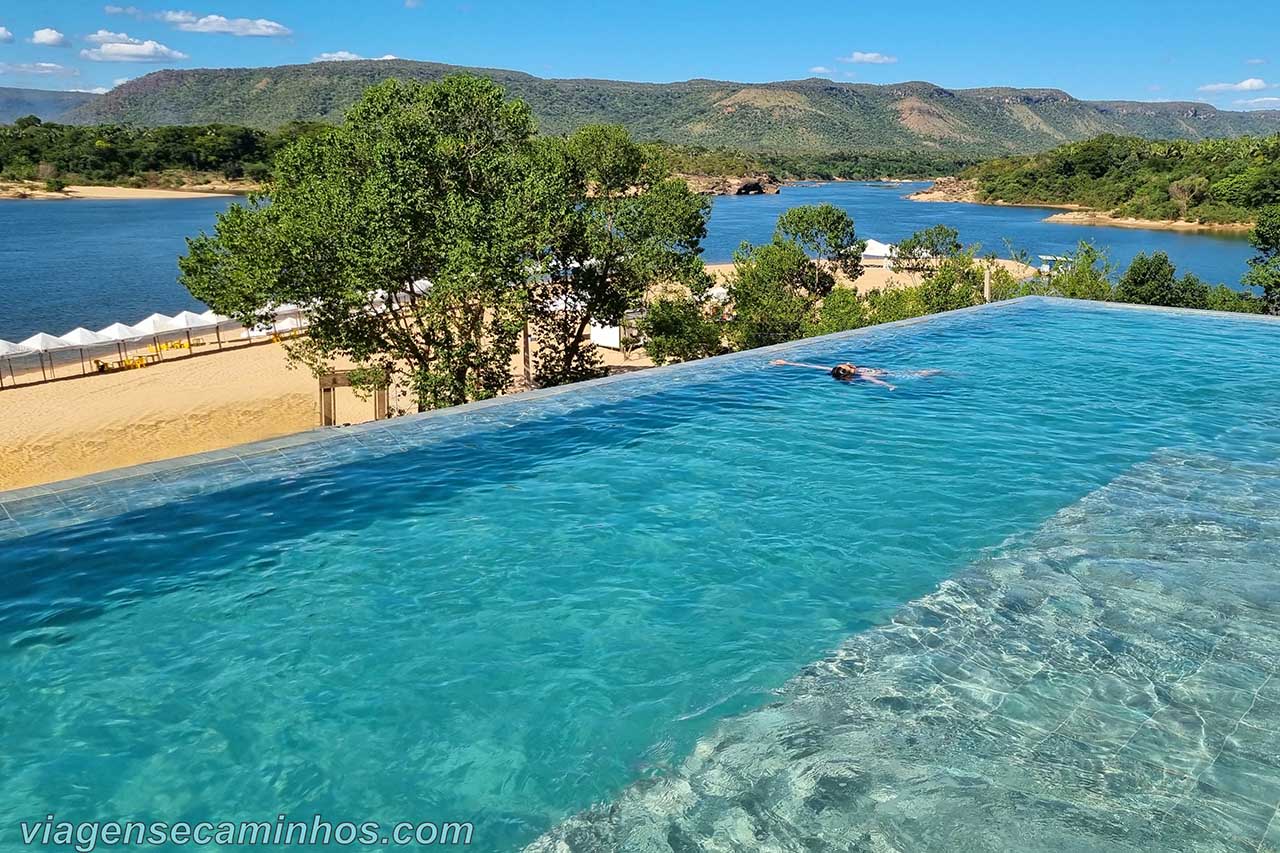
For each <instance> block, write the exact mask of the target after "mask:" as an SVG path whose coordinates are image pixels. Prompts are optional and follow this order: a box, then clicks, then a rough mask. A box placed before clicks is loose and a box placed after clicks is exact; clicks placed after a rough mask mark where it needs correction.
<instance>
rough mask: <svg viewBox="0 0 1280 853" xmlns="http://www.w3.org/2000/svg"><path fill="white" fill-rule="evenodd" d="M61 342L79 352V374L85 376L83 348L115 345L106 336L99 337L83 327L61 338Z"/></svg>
mask: <svg viewBox="0 0 1280 853" xmlns="http://www.w3.org/2000/svg"><path fill="white" fill-rule="evenodd" d="M62 340H64V341H66V342H67V343H68V344H69V345H70V346H73V347H75V348H77V349H78V350H80V373H81V374H85V373H87V372H88V371H87V370H85V367H84V348H85V347H93V346H101V345H102V344H111V343H115V341H113V340H112V339H111V338H108V337H107V336H106V335H100V334H98V333H97V332H91V331H89V330H88V329H86V328H85V327H84V326H80V327H77V328H75V329H72V330H71V331H69V332H67V333H66V334H65V335H63V336H62Z"/></svg>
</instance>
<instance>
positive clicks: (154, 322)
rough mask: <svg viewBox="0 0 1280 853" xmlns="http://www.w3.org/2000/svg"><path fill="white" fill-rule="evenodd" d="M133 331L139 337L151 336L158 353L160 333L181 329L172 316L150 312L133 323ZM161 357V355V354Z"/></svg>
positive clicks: (157, 353)
mask: <svg viewBox="0 0 1280 853" xmlns="http://www.w3.org/2000/svg"><path fill="white" fill-rule="evenodd" d="M132 328H133V333H134V335H136V336H137V337H139V338H146V337H150V338H151V343H152V344H154V345H155V348H156V355H160V335H162V334H164V333H165V332H177V331H180V330H181V329H182V327H181V326H180V325H178V323H177V322H175V321H174V319H173V318H172V317H166V316H165V315H163V314H152V315H151V316H150V317H148V318H147V319H145V320H141V321H139V322H138V323H136V324H134V325H133V327H132ZM161 357H162V358H163V356H161Z"/></svg>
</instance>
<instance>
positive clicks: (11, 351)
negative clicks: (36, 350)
mask: <svg viewBox="0 0 1280 853" xmlns="http://www.w3.org/2000/svg"><path fill="white" fill-rule="evenodd" d="M29 352H31V350H29V349H27V348H26V347H20V346H18V345H17V344H15V343H10V342H9V341H0V358H8V357H9V356H12V355H23V354H25V353H29Z"/></svg>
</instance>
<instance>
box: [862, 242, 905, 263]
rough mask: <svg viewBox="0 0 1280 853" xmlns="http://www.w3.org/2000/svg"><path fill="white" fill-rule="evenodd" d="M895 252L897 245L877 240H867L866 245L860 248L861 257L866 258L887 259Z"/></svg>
mask: <svg viewBox="0 0 1280 853" xmlns="http://www.w3.org/2000/svg"><path fill="white" fill-rule="evenodd" d="M896 252H897V247H896V246H894V245H892V244H890V243H881V242H880V241H879V240H868V241H867V247H866V248H865V249H863V250H862V257H863V258H864V259H866V260H873V261H887V260H889V259H890V258H892V257H893V256H894V254H895V253H896Z"/></svg>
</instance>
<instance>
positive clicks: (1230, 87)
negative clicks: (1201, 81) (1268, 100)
mask: <svg viewBox="0 0 1280 853" xmlns="http://www.w3.org/2000/svg"><path fill="white" fill-rule="evenodd" d="M1265 88H1267V81H1266V80H1262V79H1260V78H1258V77H1250V78H1249V79H1248V80H1241V81H1240V82H1239V83H1209V84H1208V85H1205V86H1201V87H1200V91H1201V92H1257V91H1258V90H1260V89H1265Z"/></svg>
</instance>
